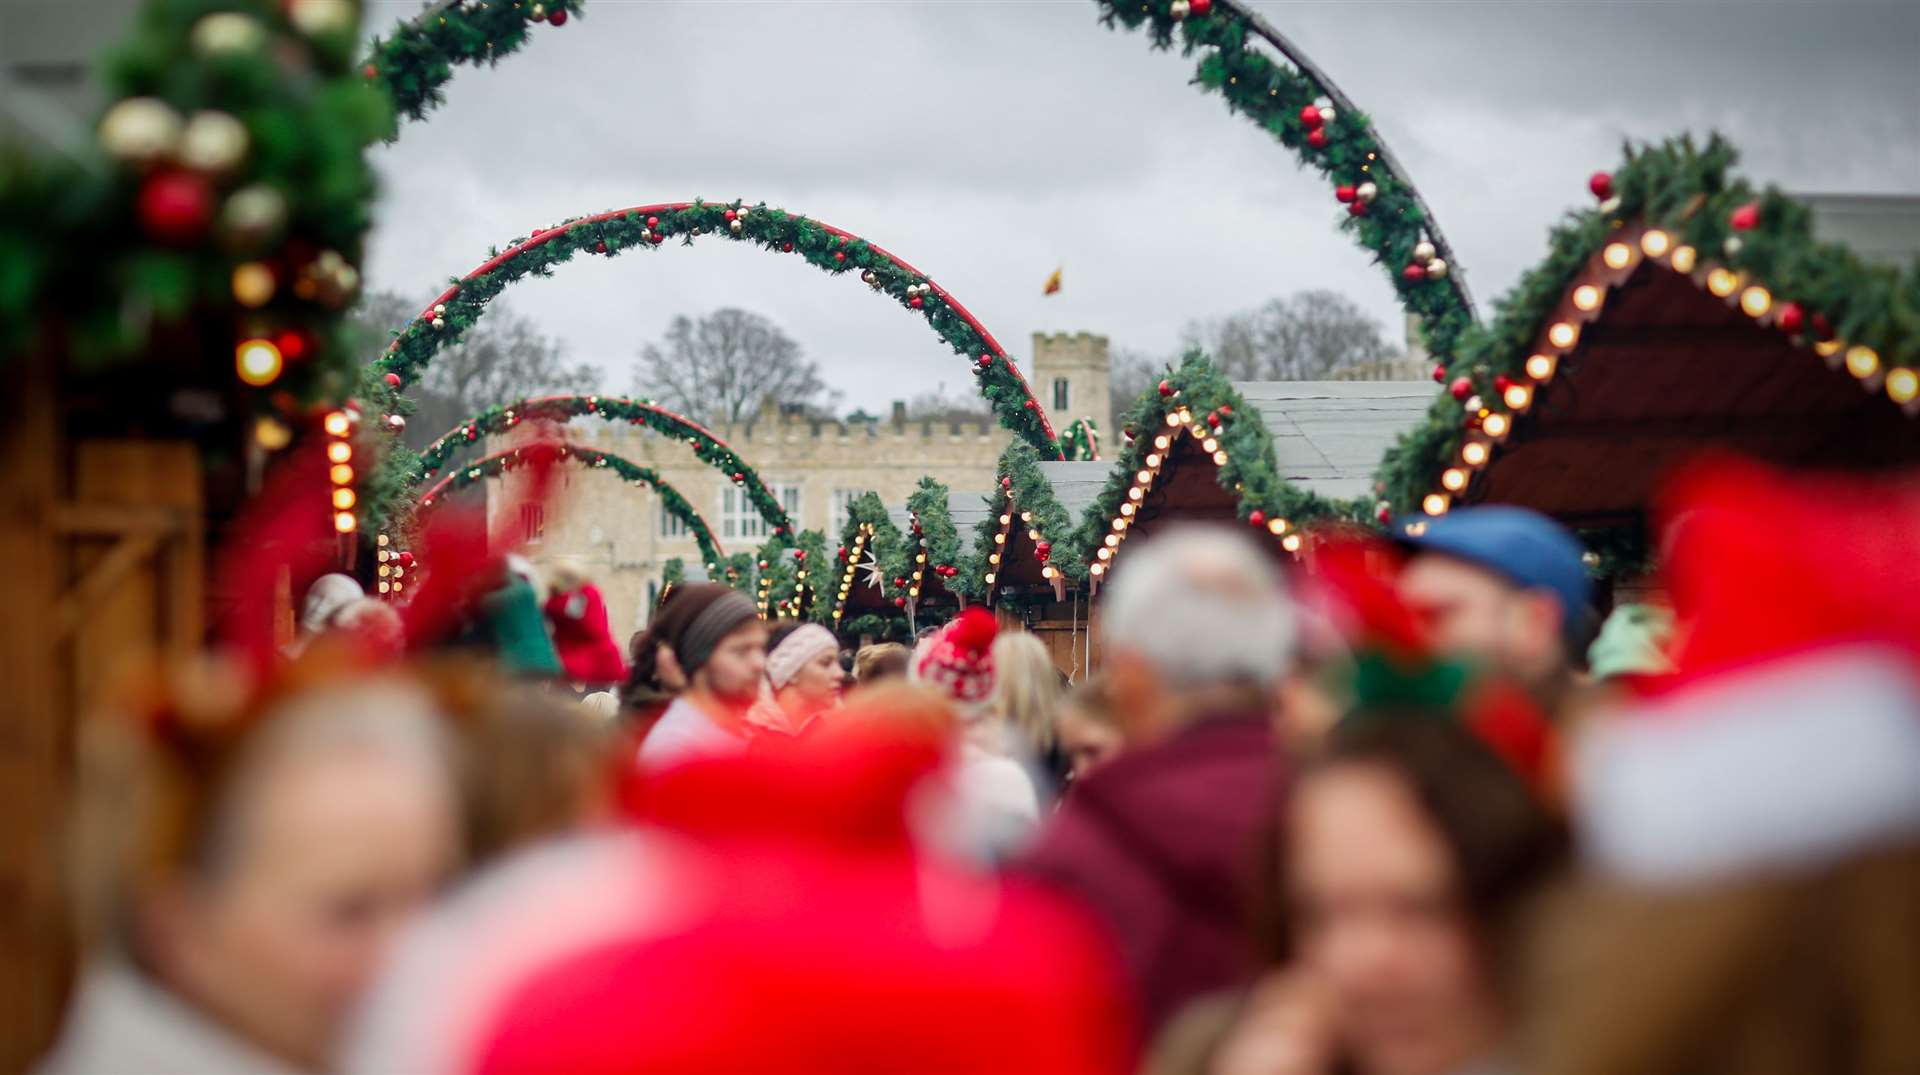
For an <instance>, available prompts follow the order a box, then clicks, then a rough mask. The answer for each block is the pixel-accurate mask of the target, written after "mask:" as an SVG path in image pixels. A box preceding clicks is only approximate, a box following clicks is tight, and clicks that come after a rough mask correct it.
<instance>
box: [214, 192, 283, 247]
mask: <svg viewBox="0 0 1920 1075" xmlns="http://www.w3.org/2000/svg"><path fill="white" fill-rule="evenodd" d="M286 225H287V199H286V196H285V195H283V194H281V193H280V191H279V190H277V189H276V188H274V187H270V186H267V185H266V184H264V183H255V184H254V185H252V186H249V187H241V188H240V189H239V190H236V191H234V192H233V193H232V194H230V195H228V196H227V201H226V204H225V205H223V206H221V208H220V238H221V239H222V241H224V242H225V243H226V244H227V245H228V246H230V247H232V248H233V249H236V250H257V249H259V248H260V247H263V246H265V245H267V244H268V243H270V242H272V241H273V240H274V239H275V238H276V237H278V236H279V234H280V229H282V228H284V227H286Z"/></svg>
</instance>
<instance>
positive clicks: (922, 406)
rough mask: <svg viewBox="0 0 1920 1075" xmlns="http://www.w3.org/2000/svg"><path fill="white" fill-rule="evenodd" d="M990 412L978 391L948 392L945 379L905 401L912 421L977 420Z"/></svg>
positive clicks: (989, 414) (991, 410)
mask: <svg viewBox="0 0 1920 1075" xmlns="http://www.w3.org/2000/svg"><path fill="white" fill-rule="evenodd" d="M992 414H993V408H992V407H991V406H990V405H989V404H988V403H987V400H986V398H985V397H984V396H982V395H980V394H979V393H978V392H953V393H949V392H948V391H947V383H946V382H945V381H942V382H940V384H939V385H937V386H935V388H934V390H933V391H931V392H921V393H920V394H919V395H916V396H914V397H913V398H912V399H909V400H908V401H907V417H908V418H909V419H912V420H914V421H920V420H922V419H925V420H929V421H936V422H937V421H978V420H980V419H982V418H987V417H990V416H991V415H992Z"/></svg>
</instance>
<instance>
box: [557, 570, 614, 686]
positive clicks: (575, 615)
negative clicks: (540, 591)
mask: <svg viewBox="0 0 1920 1075" xmlns="http://www.w3.org/2000/svg"><path fill="white" fill-rule="evenodd" d="M551 580H552V582H553V592H552V594H550V595H549V596H548V597H547V604H546V614H547V627H548V630H549V631H551V632H552V634H553V646H554V649H556V650H558V651H559V653H560V665H561V667H562V668H564V669H566V673H567V678H568V679H570V680H572V681H573V682H575V683H585V684H590V685H592V686H596V687H603V686H608V685H610V684H614V683H621V682H624V681H625V680H626V678H627V662H626V661H625V660H624V659H622V658H621V656H620V645H619V643H617V642H615V641H614V640H613V630H612V628H610V627H609V626H608V625H607V602H606V599H605V598H603V597H601V596H600V588H599V587H598V586H595V585H594V584H593V583H592V582H590V581H588V579H587V578H586V576H584V575H582V574H580V572H578V571H577V570H575V569H574V568H573V567H571V566H569V565H566V564H560V565H557V566H555V567H554V568H553V570H552V572H551Z"/></svg>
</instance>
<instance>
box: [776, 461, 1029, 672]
mask: <svg viewBox="0 0 1920 1075" xmlns="http://www.w3.org/2000/svg"><path fill="white" fill-rule="evenodd" d="M1015 443H1019V442H1017V441H1016V442H1015ZM862 529H868V530H869V531H870V534H871V536H869V537H868V538H867V542H866V552H871V553H872V554H873V560H874V562H875V563H876V564H879V565H880V569H881V570H880V595H881V596H882V597H892V598H894V600H895V604H896V606H904V605H905V604H906V591H905V590H904V589H902V588H900V587H898V586H894V585H893V584H892V583H893V579H894V578H896V577H899V576H894V575H889V574H888V573H887V568H886V565H887V564H888V563H891V562H894V561H896V560H897V559H898V557H899V555H900V552H899V550H900V545H901V537H900V528H899V527H897V526H895V525H893V518H892V516H891V515H889V514H888V512H887V506H886V504H884V503H883V502H882V501H881V500H880V495H879V494H878V493H862V494H860V496H858V497H856V498H855V499H854V501H853V503H852V504H851V505H849V506H848V508H847V521H846V524H845V525H844V526H842V527H841V529H840V547H839V549H838V550H837V551H835V553H834V558H833V571H834V579H833V586H834V600H832V601H830V602H829V601H824V600H822V601H816V602H814V606H813V616H814V619H816V620H818V621H819V622H821V623H824V624H827V625H828V626H830V627H832V628H834V630H835V631H837V632H839V633H840V634H842V635H843V636H844V635H847V634H859V633H862V632H858V631H853V630H851V628H848V627H846V626H844V625H843V624H842V622H841V621H842V620H843V619H844V617H845V602H843V601H841V600H840V599H839V592H840V588H841V587H842V586H845V587H847V588H848V589H849V591H851V589H852V587H854V586H859V585H862V583H861V581H860V576H859V570H860V562H861V560H860V558H856V557H855V556H854V555H853V549H854V547H855V545H856V543H857V541H858V538H859V536H860V532H861V530H862ZM864 555H865V553H864V552H863V553H862V558H864ZM890 590H891V591H895V592H891V593H890V592H889V591H890ZM865 618H866V617H862V619H865ZM903 622H904V621H903ZM865 633H868V634H872V633H874V632H871V631H869V632H865Z"/></svg>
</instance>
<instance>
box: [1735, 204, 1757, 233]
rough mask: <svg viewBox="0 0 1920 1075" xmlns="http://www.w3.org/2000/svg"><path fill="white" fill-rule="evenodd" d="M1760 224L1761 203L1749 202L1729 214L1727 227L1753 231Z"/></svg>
mask: <svg viewBox="0 0 1920 1075" xmlns="http://www.w3.org/2000/svg"><path fill="white" fill-rule="evenodd" d="M1759 226H1760V203H1759V202H1748V203H1747V204H1745V205H1743V206H1741V207H1740V208H1738V209H1735V210H1734V211H1733V212H1731V213H1728V214H1727V227H1729V228H1732V229H1733V230H1734V231H1752V230H1753V229H1754V228H1756V227H1759Z"/></svg>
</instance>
